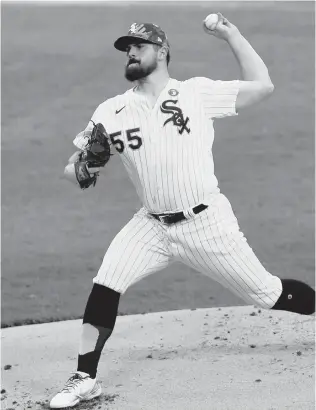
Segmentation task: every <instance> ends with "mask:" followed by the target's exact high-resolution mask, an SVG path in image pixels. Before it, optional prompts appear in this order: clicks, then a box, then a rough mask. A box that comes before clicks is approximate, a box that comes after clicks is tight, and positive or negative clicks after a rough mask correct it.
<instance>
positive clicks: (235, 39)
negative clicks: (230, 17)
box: [226, 27, 244, 47]
mask: <svg viewBox="0 0 316 410" xmlns="http://www.w3.org/2000/svg"><path fill="white" fill-rule="evenodd" d="M242 39H244V37H243V35H242V34H241V32H240V31H239V30H238V29H237V27H236V29H235V30H232V31H230V33H229V34H228V36H227V38H226V41H227V43H228V44H229V45H230V46H231V47H234V45H235V44H237V43H239V42H240V41H242Z"/></svg>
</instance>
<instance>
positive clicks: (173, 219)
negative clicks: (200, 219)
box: [150, 204, 208, 225]
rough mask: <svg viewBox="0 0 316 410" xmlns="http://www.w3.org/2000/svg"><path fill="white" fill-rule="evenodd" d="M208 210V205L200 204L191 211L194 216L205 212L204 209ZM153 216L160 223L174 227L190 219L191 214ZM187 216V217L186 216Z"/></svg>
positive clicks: (173, 213)
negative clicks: (173, 225)
mask: <svg viewBox="0 0 316 410" xmlns="http://www.w3.org/2000/svg"><path fill="white" fill-rule="evenodd" d="M206 208H208V205H204V204H200V205H197V206H195V207H194V208H191V209H190V211H191V210H192V211H193V213H194V214H199V213H200V212H202V211H204V209H206ZM150 215H151V216H153V217H154V218H155V219H158V221H160V222H162V223H164V224H167V225H172V224H175V223H177V222H180V221H183V220H185V219H189V218H190V216H191V215H190V213H188V212H185V213H184V212H183V211H180V212H171V213H163V214H150ZM186 215H187V216H186Z"/></svg>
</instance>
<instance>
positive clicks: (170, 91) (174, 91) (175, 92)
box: [168, 88, 179, 97]
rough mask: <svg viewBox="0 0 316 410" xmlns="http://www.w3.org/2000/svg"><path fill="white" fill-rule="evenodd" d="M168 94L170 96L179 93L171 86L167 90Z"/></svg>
mask: <svg viewBox="0 0 316 410" xmlns="http://www.w3.org/2000/svg"><path fill="white" fill-rule="evenodd" d="M168 94H169V95H171V96H172V97H175V96H176V95H178V94H179V91H178V90H175V89H174V88H171V90H169V91H168Z"/></svg>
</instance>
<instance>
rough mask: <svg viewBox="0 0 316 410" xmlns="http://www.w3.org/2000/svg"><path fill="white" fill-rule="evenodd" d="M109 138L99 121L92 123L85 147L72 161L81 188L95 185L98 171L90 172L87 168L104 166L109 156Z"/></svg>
mask: <svg viewBox="0 0 316 410" xmlns="http://www.w3.org/2000/svg"><path fill="white" fill-rule="evenodd" d="M111 155H112V154H111V146H110V140H109V136H108V134H107V132H106V131H105V128H104V126H103V125H102V124H101V123H98V124H94V127H93V129H92V131H91V136H90V138H89V142H88V143H87V146H86V148H85V149H84V150H83V151H82V152H81V153H80V155H79V156H78V159H77V161H76V162H75V163H74V166H75V172H76V178H77V181H78V183H79V185H80V188H81V189H86V188H89V186H90V185H92V184H93V186H95V184H96V182H97V178H98V176H99V172H94V173H90V172H89V168H100V167H104V166H105V164H106V163H107V162H108V161H109V159H110V157H111Z"/></svg>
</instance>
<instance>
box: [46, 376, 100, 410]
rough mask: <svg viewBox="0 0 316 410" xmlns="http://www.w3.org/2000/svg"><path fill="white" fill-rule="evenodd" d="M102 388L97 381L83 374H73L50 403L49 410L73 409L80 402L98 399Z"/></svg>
mask: <svg viewBox="0 0 316 410" xmlns="http://www.w3.org/2000/svg"><path fill="white" fill-rule="evenodd" d="M101 393H102V388H101V385H100V383H99V382H97V379H91V377H90V376H89V375H88V374H87V373H84V372H75V373H74V374H73V375H72V376H71V377H70V378H69V379H68V380H67V382H66V384H65V387H64V388H63V389H62V390H61V391H60V392H59V393H57V394H56V396H54V397H53V398H52V400H51V402H50V408H51V409H62V408H64V407H73V406H75V405H76V404H78V403H79V402H81V401H87V400H92V399H94V398H96V397H99V396H100V395H101Z"/></svg>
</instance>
